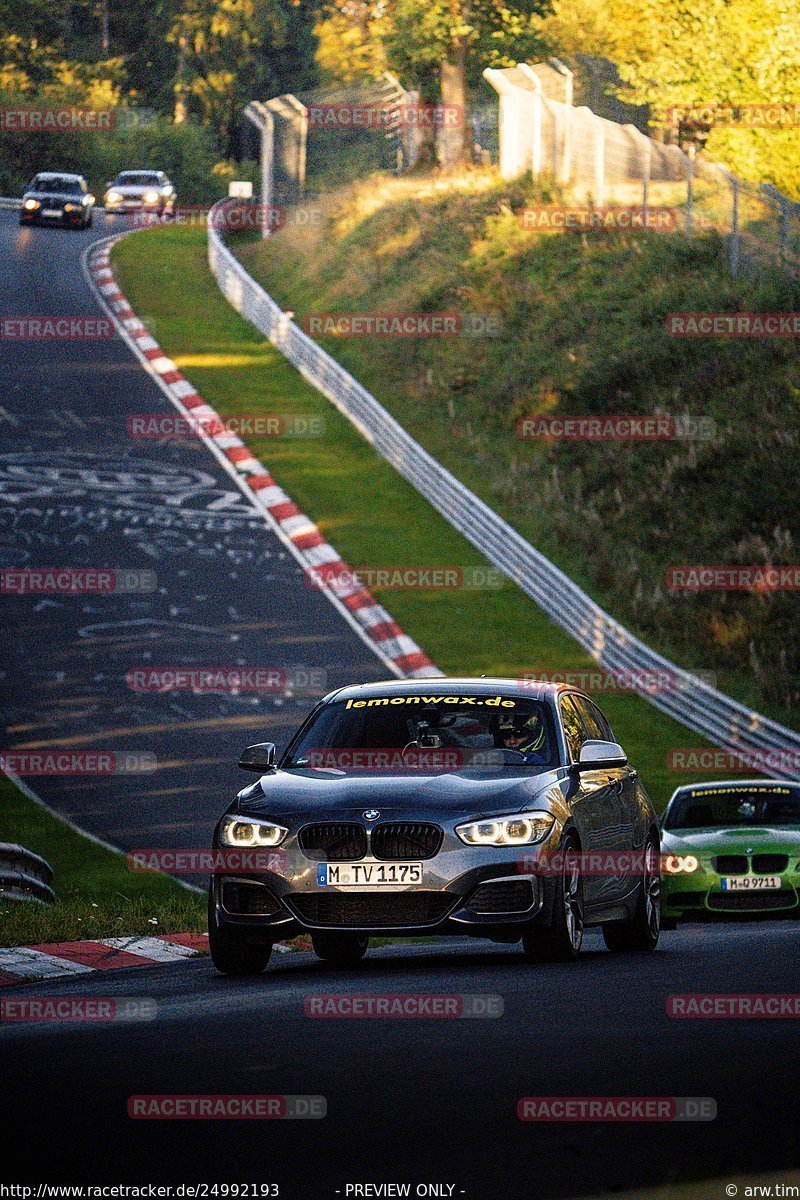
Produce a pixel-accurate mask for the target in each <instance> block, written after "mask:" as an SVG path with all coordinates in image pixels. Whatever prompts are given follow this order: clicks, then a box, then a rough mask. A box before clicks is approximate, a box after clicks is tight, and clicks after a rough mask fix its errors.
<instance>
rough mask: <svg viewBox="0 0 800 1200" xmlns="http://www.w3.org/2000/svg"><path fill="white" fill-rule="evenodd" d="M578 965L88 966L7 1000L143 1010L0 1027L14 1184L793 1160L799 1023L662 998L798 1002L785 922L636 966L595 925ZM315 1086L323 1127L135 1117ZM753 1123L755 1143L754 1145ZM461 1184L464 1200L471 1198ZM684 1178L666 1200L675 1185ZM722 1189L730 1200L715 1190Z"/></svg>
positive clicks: (391, 957) (466, 961)
mask: <svg viewBox="0 0 800 1200" xmlns="http://www.w3.org/2000/svg"><path fill="white" fill-rule="evenodd" d="M587 947H588V948H587V951H586V953H585V955H584V957H583V958H582V959H581V960H580V961H579V962H578V963H577V964H575V965H571V966H538V967H537V966H530V965H528V964H526V963H525V961H524V960H523V958H522V956H521V954H520V953H519V952H518V951H517V950H516V949H515V948H508V947H503V948H500V947H492V946H490V945H488V944H487V947H486V948H484V943H481V942H476V943H474V944H466V945H465V944H464V943H462V942H459V943H458V944H455V943H449V944H448V943H445V944H439V943H427V944H417V945H412V946H405V947H404V946H393V947H389V948H384V949H377V950H374V951H370V953H369V954H368V957H367V959H366V961H365V963H364V964H363V965H362V966H361V967H360V968H358V969H356V970H354V971H352V972H342V971H339V970H335V969H332V968H330V967H328V966H326V965H324V964H322V963H320V962H318V961H317V960H316V959H315V958H314V957H313V956H312V955H310V954H291V955H290V954H285V955H275V956H273V961H272V963H271V964H270V966H269V968H268V969H267V972H266V973H265V974H264V975H263V976H261V977H259V978H257V979H255V980H248V981H235V980H230V979H226V978H223V977H222V976H220V975H218V974H217V973H216V972H215V971H214V968H213V967H212V966H211V964H210V962H209V960H207V959H195V960H194V961H191V962H189V963H186V964H180V965H178V966H174V967H173V966H168V967H153V968H144V969H139V970H133V971H131V970H120V971H113V972H110V973H105V974H104V973H103V972H97V973H95V974H94V975H93V976H91V977H84V978H83V979H81V978H75V979H73V980H69V981H68V982H59V983H58V984H53V983H44V984H34V985H28V986H27V987H26V988H4V989H3V998H4V999H8V998H10V997H12V996H14V995H18V996H19V995H27V996H31V997H32V996H34V995H35V994H37V989H38V994H40V995H42V994H47V995H48V996H51V995H66V994H69V995H79V994H80V995H92V996H96V997H98V996H104V997H105V996H126V997H146V998H150V999H153V1000H155V1003H156V1014H155V1017H156V1019H155V1020H153V1021H149V1022H140V1023H138V1024H126V1025H121V1024H113V1025H109V1024H106V1025H99V1024H96V1025H92V1026H87V1025H85V1024H84V1025H76V1026H72V1027H66V1026H64V1025H59V1026H54V1025H50V1026H48V1025H47V1024H40V1025H35V1024H18V1025H8V1026H7V1027H6V1029H5V1031H4V1032H3V1034H2V1035H1V1036H0V1055H2V1063H3V1071H2V1083H1V1084H0V1090H1V1091H2V1099H0V1103H1V1104H2V1108H3V1113H4V1117H3V1123H4V1126H5V1129H6V1132H7V1134H8V1135H10V1142H11V1145H12V1146H13V1145H14V1144H15V1143H16V1141H17V1136H18V1133H17V1131H18V1130H19V1131H20V1135H21V1134H22V1133H23V1132H24V1131H29V1130H32V1129H33V1130H35V1129H39V1130H41V1142H40V1144H39V1146H38V1149H37V1154H36V1156H35V1157H34V1158H33V1159H32V1160H31V1161H27V1160H23V1159H19V1160H17V1161H13V1160H11V1161H9V1160H7V1161H6V1164H5V1168H6V1170H5V1173H6V1175H7V1177H8V1178H9V1179H10V1180H16V1179H19V1180H20V1181H25V1182H28V1183H30V1182H35V1181H37V1180H40V1179H42V1178H43V1177H52V1178H54V1179H55V1180H58V1181H59V1182H65V1181H69V1182H81V1183H90V1182H100V1183H116V1182H142V1183H143V1182H148V1181H150V1182H159V1183H173V1184H178V1183H201V1182H207V1183H213V1182H220V1183H222V1182H227V1183H234V1182H245V1181H248V1180H250V1181H258V1182H268V1181H277V1182H279V1183H280V1184H281V1196H283V1197H285V1198H294V1197H302V1198H303V1200H305V1198H308V1200H312V1198H318V1200H323V1198H324V1200H327V1198H328V1197H331V1198H332V1200H335V1197H336V1196H337V1194H340V1195H344V1194H345V1193H344V1191H343V1190H341V1191H339V1192H337V1189H344V1188H345V1187H346V1185H347V1184H348V1183H350V1184H352V1183H360V1182H373V1183H380V1182H401V1183H402V1182H408V1183H411V1184H412V1185H414V1186H416V1184H418V1183H424V1182H430V1181H433V1182H439V1183H442V1182H443V1183H452V1184H455V1185H456V1186H455V1190H454V1192H453V1193H452V1194H453V1195H454V1196H459V1195H461V1194H463V1195H465V1196H467V1197H473V1198H478V1197H480V1198H481V1200H483V1198H486V1200H502V1198H505V1197H508V1198H509V1200H511V1198H512V1197H513V1198H517V1197H519V1198H520V1200H522V1198H524V1197H529V1198H531V1200H533V1198H537V1197H545V1196H554V1197H555V1196H577V1195H581V1194H584V1195H585V1194H595V1193H602V1192H606V1191H613V1190H617V1189H620V1188H636V1187H640V1186H644V1185H645V1184H648V1183H658V1182H662V1181H665V1180H678V1181H683V1180H686V1179H687V1178H692V1177H693V1176H696V1177H701V1178H702V1177H714V1176H720V1175H725V1174H727V1173H732V1172H735V1171H737V1170H742V1171H750V1172H753V1173H756V1174H758V1173H764V1172H766V1171H768V1170H770V1169H779V1168H785V1167H786V1166H787V1165H788V1164H789V1163H795V1164H796V1162H797V1146H798V1135H799V1134H800V1110H798V1106H797V1070H798V1056H797V1032H796V1027H795V1025H796V1023H795V1022H794V1021H791V1020H738V1021H735V1020H676V1019H673V1018H670V1017H668V1016H667V1013H666V1000H667V996H668V995H669V994H670V993H681V992H684V993H685V992H704V991H711V992H782V993H787V992H797V991H798V990H800V988H798V983H800V979H799V978H798V976H799V975H800V970H799V969H798V956H797V928H796V925H795V924H794V923H778V922H769V923H768V924H766V925H761V926H759V927H758V928H756V927H755V926H750V925H743V924H740V925H734V926H728V927H726V928H724V929H723V928H717V927H715V928H713V929H708V928H703V927H701V926H694V927H688V928H687V929H686V930H685V932H684V931H683V930H679V931H678V932H676V933H671V934H666V935H664V937H663V941H662V948H661V949H659V950H658V951H656V952H655V954H653V955H651V956H650V957H648V958H646V959H645V960H643V959H641V958H639V957H637V956H636V955H619V956H615V955H611V954H609V953H607V952H606V951H605V950H604V949H601V942H600V938H599V936H598V935H597V934H594V933H593V934H591V935H590V936H588V937H587ZM342 991H344V992H348V993H350V992H354V993H360V994H363V993H377V992H380V993H403V994H408V993H420V992H421V993H426V994H431V993H448V994H451V995H452V994H465V993H466V994H475V993H480V994H486V993H489V994H493V995H499V996H501V997H502V998H503V1003H504V1014H503V1016H502V1017H497V1018H488V1019H481V1018H472V1019H446V1018H441V1019H430V1018H429V1019H425V1020H420V1019H394V1020H392V1019H380V1018H371V1019H361V1020H359V1019H332V1018H331V1019H317V1018H312V1017H307V1016H306V1015H305V1000H306V998H307V997H308V996H311V995H318V994H326V995H327V994H331V993H336V992H342ZM174 1093H178V1094H197V1093H202V1094H207V1093H213V1094H228V1095H230V1094H239V1093H247V1094H261V1095H285V1094H288V1095H314V1096H318V1095H321V1096H324V1097H325V1098H326V1100H327V1113H328V1115H327V1117H326V1118H325V1119H324V1120H275V1121H269V1120H264V1121H258V1120H248V1121H237V1120H227V1121H149V1120H141V1121H135V1120H130V1119H129V1118H128V1117H127V1115H126V1112H127V1100H128V1097H129V1096H130V1095H153V1094H174ZM553 1095H570V1096H578V1095H579V1096H586V1095H589V1096H623V1095H624V1096H631V1095H632V1096H642V1095H648V1096H710V1097H713V1098H714V1099H716V1101H717V1106H718V1112H717V1118H716V1120H715V1121H713V1122H708V1123H699V1122H698V1123H690V1122H687V1123H680V1124H664V1123H661V1124H654V1123H653V1124H534V1123H529V1122H521V1121H519V1120H518V1119H517V1117H516V1104H517V1100H518V1099H519V1098H520V1097H521V1096H553ZM756 1131H757V1132H756ZM462 1189H463V1193H462ZM680 1194H681V1192H680V1188H678V1190H677V1192H676V1195H678V1196H679V1195H680ZM719 1194H720V1195H722V1194H723V1188H722V1186H721V1185H720V1187H719Z"/></svg>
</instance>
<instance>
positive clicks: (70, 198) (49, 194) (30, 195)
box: [22, 188, 83, 204]
mask: <svg viewBox="0 0 800 1200" xmlns="http://www.w3.org/2000/svg"><path fill="white" fill-rule="evenodd" d="M45 198H47V199H48V200H57V201H58V202H59V204H80V203H81V201H82V200H83V195H82V194H78V193H76V192H56V191H51V190H50V188H43V189H42V190H41V191H39V192H26V193H25V195H24V196H23V197H22V199H23V200H28V199H30V200H44V199H45Z"/></svg>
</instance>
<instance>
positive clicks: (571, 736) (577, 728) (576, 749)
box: [561, 696, 586, 762]
mask: <svg viewBox="0 0 800 1200" xmlns="http://www.w3.org/2000/svg"><path fill="white" fill-rule="evenodd" d="M561 721H562V723H563V725H564V733H565V735H566V738H567V745H568V746H569V755H570V758H571V759H572V761H573V762H577V761H578V759H579V757H580V753H581V746H582V745H583V743H584V742H585V741H586V732H585V730H584V728H583V724H582V722H581V719H580V717H579V715H578V710H577V709H576V707H575V704H574V699H573V697H572V696H564V697H562V700H561Z"/></svg>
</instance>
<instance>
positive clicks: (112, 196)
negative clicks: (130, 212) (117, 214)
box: [106, 192, 122, 204]
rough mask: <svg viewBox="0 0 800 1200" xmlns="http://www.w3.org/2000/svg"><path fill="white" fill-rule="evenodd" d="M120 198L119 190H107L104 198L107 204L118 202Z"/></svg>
mask: <svg viewBox="0 0 800 1200" xmlns="http://www.w3.org/2000/svg"><path fill="white" fill-rule="evenodd" d="M121 199H122V193H121V192H109V193H108V195H107V196H106V200H107V202H108V203H109V204H119V202H120V200H121Z"/></svg>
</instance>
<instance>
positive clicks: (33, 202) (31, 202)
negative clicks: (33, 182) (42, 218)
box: [22, 196, 41, 211]
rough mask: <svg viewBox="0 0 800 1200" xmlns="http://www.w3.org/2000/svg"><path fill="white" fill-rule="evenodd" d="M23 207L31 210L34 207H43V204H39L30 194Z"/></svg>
mask: <svg viewBox="0 0 800 1200" xmlns="http://www.w3.org/2000/svg"><path fill="white" fill-rule="evenodd" d="M22 207H23V208H27V209H28V211H30V210H31V209H34V208H41V205H40V204H39V201H38V200H34V199H32V198H31V197H30V196H29V197H28V199H27V200H25V201H24V202H23V205H22Z"/></svg>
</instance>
